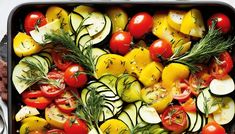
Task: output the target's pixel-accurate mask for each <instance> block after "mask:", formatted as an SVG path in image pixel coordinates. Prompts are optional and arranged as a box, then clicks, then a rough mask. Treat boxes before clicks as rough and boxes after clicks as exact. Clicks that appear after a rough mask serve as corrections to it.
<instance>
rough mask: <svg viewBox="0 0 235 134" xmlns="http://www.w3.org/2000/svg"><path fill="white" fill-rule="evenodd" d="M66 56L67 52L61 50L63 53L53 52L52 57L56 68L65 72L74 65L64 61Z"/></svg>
mask: <svg viewBox="0 0 235 134" xmlns="http://www.w3.org/2000/svg"><path fill="white" fill-rule="evenodd" d="M62 51H63V52H62ZM65 54H66V50H61V51H58V50H54V51H52V52H51V56H52V59H53V61H54V63H55V65H56V67H57V68H59V69H60V70H62V71H65V70H66V69H67V68H68V67H69V66H70V65H72V62H70V61H67V60H64V59H63V56H64V55H65Z"/></svg>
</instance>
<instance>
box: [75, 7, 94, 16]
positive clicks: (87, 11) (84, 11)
mask: <svg viewBox="0 0 235 134" xmlns="http://www.w3.org/2000/svg"><path fill="white" fill-rule="evenodd" d="M94 11H95V9H94V8H92V7H90V6H86V5H79V6H77V7H76V8H74V10H73V12H75V13H78V14H80V15H81V16H82V17H83V18H87V17H88V16H89V15H90V14H91V13H92V12H94Z"/></svg>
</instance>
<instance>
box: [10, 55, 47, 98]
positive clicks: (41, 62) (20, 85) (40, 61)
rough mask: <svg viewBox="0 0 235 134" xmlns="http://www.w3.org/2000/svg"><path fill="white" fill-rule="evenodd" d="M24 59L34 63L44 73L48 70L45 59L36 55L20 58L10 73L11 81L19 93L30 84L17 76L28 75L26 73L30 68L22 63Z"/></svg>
mask: <svg viewBox="0 0 235 134" xmlns="http://www.w3.org/2000/svg"><path fill="white" fill-rule="evenodd" d="M24 61H30V62H33V63H35V64H36V65H38V66H39V67H40V69H41V71H43V73H44V74H45V75H46V74H47V73H48V71H49V65H48V63H47V61H46V60H45V59H44V58H42V57H40V56H38V55H34V56H28V57H24V58H23V59H21V60H20V62H19V63H18V64H17V65H16V66H15V68H14V69H13V73H12V81H13V84H14V86H15V88H16V90H17V91H18V92H19V94H21V93H22V92H23V91H24V90H26V89H27V88H28V87H30V86H31V85H29V84H27V83H26V82H25V81H22V80H20V79H19V77H28V75H30V74H28V73H27V72H28V71H29V70H30V68H29V67H28V65H27V64H25V63H24ZM34 73H37V72H34Z"/></svg>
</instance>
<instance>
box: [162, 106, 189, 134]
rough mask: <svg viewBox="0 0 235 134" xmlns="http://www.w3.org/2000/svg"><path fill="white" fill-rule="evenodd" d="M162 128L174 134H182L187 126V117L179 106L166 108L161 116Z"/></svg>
mask: <svg viewBox="0 0 235 134" xmlns="http://www.w3.org/2000/svg"><path fill="white" fill-rule="evenodd" d="M161 118H162V124H163V126H164V127H165V128H166V129H168V130H170V131H174V132H175V133H180V132H183V131H184V130H185V129H186V128H187V126H188V119H187V118H188V117H187V115H186V112H185V111H184V109H183V108H182V107H181V106H178V105H173V106H168V107H167V108H166V109H165V110H164V112H163V114H162V117H161Z"/></svg>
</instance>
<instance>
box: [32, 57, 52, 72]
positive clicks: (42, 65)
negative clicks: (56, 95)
mask: <svg viewBox="0 0 235 134" xmlns="http://www.w3.org/2000/svg"><path fill="white" fill-rule="evenodd" d="M32 57H33V58H35V59H36V60H37V61H38V63H39V64H38V65H39V67H40V69H41V70H43V71H44V73H45V74H47V73H48V72H49V67H50V64H48V62H47V61H46V59H44V58H42V57H41V56H38V55H33V56H32ZM35 63H37V62H35Z"/></svg>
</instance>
